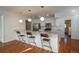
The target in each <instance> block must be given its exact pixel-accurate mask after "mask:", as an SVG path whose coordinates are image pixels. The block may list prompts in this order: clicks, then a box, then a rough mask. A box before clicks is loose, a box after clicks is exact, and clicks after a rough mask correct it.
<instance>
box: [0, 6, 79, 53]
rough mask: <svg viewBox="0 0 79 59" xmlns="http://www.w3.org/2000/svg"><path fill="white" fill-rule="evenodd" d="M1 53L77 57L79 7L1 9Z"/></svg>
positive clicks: (10, 7) (78, 51)
mask: <svg viewBox="0 0 79 59" xmlns="http://www.w3.org/2000/svg"><path fill="white" fill-rule="evenodd" d="M0 53H79V7H78V6H0Z"/></svg>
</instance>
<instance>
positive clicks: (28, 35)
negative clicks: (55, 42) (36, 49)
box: [26, 32, 36, 46]
mask: <svg viewBox="0 0 79 59" xmlns="http://www.w3.org/2000/svg"><path fill="white" fill-rule="evenodd" d="M26 34H27V38H28V41H29V43H33V44H34V45H35V46H36V42H35V36H34V35H33V34H32V33H31V32H26Z"/></svg>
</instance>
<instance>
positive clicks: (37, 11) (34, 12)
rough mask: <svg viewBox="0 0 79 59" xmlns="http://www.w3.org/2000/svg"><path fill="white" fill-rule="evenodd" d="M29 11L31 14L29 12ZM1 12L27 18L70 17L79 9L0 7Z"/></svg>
mask: <svg viewBox="0 0 79 59" xmlns="http://www.w3.org/2000/svg"><path fill="white" fill-rule="evenodd" d="M29 9H30V10H31V12H28V10H29ZM0 10H6V11H10V12H13V13H16V14H20V15H26V16H29V15H31V16H46V15H47V14H48V15H52V14H56V13H60V14H61V13H62V15H70V14H71V11H72V10H76V11H77V13H79V12H78V10H79V7H75V6H74V7H73V6H72V7H71V6H70V7H69V6H44V8H41V7H40V6H0Z"/></svg>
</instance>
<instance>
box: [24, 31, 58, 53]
mask: <svg viewBox="0 0 79 59" xmlns="http://www.w3.org/2000/svg"><path fill="white" fill-rule="evenodd" d="M33 35H34V36H35V42H36V46H37V47H40V48H42V45H41V38H40V32H33ZM49 38H50V41H51V47H52V51H53V52H56V53H57V52H58V51H59V37H58V34H54V33H50V34H49ZM25 40H26V43H29V42H28V38H27V36H26V38H25ZM45 49H46V47H45Z"/></svg>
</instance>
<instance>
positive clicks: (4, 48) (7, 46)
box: [0, 38, 79, 53]
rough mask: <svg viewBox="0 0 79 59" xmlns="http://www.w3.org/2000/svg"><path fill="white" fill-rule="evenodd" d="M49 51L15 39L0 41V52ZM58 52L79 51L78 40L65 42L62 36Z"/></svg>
mask: <svg viewBox="0 0 79 59" xmlns="http://www.w3.org/2000/svg"><path fill="white" fill-rule="evenodd" d="M49 52H50V51H48V50H46V49H42V48H38V47H35V46H33V45H30V44H26V43H23V42H20V41H17V40H14V41H11V42H7V43H4V44H3V45H2V43H1V42H0V53H49ZM59 52H60V53H79V40H76V39H72V40H69V41H68V43H67V44H65V42H64V39H63V38H62V39H61V41H60V46H59Z"/></svg>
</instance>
